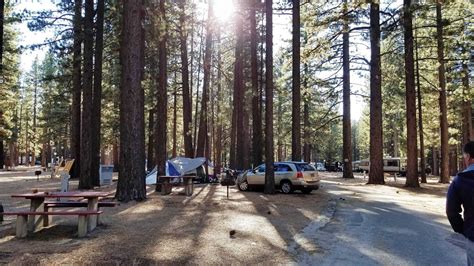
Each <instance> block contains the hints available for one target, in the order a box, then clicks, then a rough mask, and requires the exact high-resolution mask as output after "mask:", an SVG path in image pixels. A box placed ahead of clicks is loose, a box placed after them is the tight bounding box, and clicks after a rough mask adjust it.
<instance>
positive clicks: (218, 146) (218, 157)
mask: <svg viewBox="0 0 474 266" xmlns="http://www.w3.org/2000/svg"><path fill="white" fill-rule="evenodd" d="M217 34H218V36H217V40H218V43H219V48H218V50H217V92H216V94H217V95H216V98H217V101H216V105H217V106H216V114H217V115H216V127H217V129H216V137H215V138H214V146H215V151H216V152H215V153H214V157H215V160H214V162H215V168H214V173H215V174H220V172H221V168H222V137H223V125H222V115H221V104H222V103H223V100H222V98H223V97H222V74H221V72H222V71H221V67H222V56H221V48H222V47H221V38H220V32H219V31H218V32H217Z"/></svg>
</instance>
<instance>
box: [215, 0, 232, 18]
mask: <svg viewBox="0 0 474 266" xmlns="http://www.w3.org/2000/svg"><path fill="white" fill-rule="evenodd" d="M234 12H235V3H234V0H214V16H215V17H216V18H217V20H219V21H221V22H226V21H229V20H231V19H232V17H233V16H234Z"/></svg>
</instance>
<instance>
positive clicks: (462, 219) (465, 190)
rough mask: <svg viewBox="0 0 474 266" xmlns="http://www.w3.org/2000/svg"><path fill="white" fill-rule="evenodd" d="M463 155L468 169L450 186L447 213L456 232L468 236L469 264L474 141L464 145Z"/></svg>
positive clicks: (473, 248) (473, 234)
mask: <svg viewBox="0 0 474 266" xmlns="http://www.w3.org/2000/svg"><path fill="white" fill-rule="evenodd" d="M463 157H464V164H465V166H466V169H464V171H462V172H460V173H458V174H457V176H456V177H455V178H454V179H453V181H452V182H451V185H450V186H449V189H448V195H447V199H446V215H447V216H448V220H449V223H450V224H451V227H452V228H453V230H454V232H456V233H460V234H462V235H464V236H465V237H466V255H467V265H474V141H470V142H468V143H466V145H464V148H463ZM461 207H462V208H461ZM461 212H462V216H461Z"/></svg>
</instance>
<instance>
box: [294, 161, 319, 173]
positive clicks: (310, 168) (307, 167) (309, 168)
mask: <svg viewBox="0 0 474 266" xmlns="http://www.w3.org/2000/svg"><path fill="white" fill-rule="evenodd" d="M295 166H296V170H297V171H298V172H304V171H316V169H314V167H313V166H312V165H310V164H304V163H297V164H295Z"/></svg>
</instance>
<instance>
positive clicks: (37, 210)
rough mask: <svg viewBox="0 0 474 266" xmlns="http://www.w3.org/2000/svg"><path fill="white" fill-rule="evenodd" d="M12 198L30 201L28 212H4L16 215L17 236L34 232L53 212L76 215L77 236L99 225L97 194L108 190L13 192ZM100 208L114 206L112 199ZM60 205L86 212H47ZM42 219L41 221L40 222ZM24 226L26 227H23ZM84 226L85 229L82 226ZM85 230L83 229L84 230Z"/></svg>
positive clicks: (47, 222) (100, 194) (102, 203)
mask: <svg viewBox="0 0 474 266" xmlns="http://www.w3.org/2000/svg"><path fill="white" fill-rule="evenodd" d="M11 196H12V197H13V198H24V199H29V200H30V210H29V211H18V212H4V213H3V214H4V215H17V226H18V230H17V237H25V232H27V234H28V233H33V232H35V231H36V229H38V228H40V227H41V226H47V225H49V220H50V216H54V215H78V216H79V222H78V236H79V237H83V236H84V235H85V234H86V233H87V232H90V231H92V230H94V228H95V227H96V226H97V224H98V218H99V214H101V213H102V212H101V211H100V210H99V197H101V198H103V197H106V196H108V193H107V192H100V191H70V192H36V193H25V194H13V195H11ZM46 198H57V199H61V198H80V199H85V200H87V201H62V202H61V201H55V202H54V201H45V199H46ZM100 206H101V207H113V206H115V203H114V202H111V203H109V202H101V204H100ZM63 207H73V208H74V207H87V210H86V211H67V212H64V211H60V212H59V211H58V212H53V211H49V210H50V208H63ZM41 221H42V222H43V223H41ZM25 226H26V229H25ZM84 228H85V229H84ZM84 230H85V232H84Z"/></svg>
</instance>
